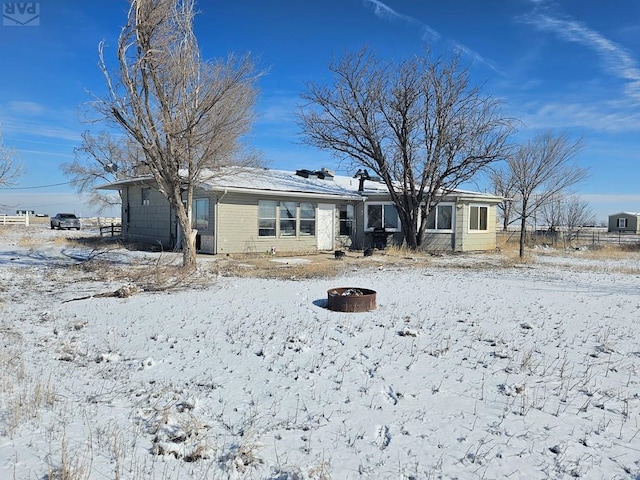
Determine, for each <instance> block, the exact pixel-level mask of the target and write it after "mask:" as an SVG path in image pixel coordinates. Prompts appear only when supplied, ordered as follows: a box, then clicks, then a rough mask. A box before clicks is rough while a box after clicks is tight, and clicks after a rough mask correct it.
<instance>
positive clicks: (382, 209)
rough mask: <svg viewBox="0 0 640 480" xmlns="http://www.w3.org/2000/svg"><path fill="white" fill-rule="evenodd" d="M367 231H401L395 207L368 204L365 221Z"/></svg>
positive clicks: (388, 204) (391, 205) (384, 204)
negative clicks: (381, 229)
mask: <svg viewBox="0 0 640 480" xmlns="http://www.w3.org/2000/svg"><path fill="white" fill-rule="evenodd" d="M365 222H366V223H365V225H366V230H373V229H374V228H382V227H384V229H385V230H390V231H395V232H397V231H400V219H399V218H398V211H397V210H396V207H395V205H393V204H391V203H368V204H367V209H366V219H365Z"/></svg>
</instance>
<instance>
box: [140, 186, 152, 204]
mask: <svg viewBox="0 0 640 480" xmlns="http://www.w3.org/2000/svg"><path fill="white" fill-rule="evenodd" d="M140 192H141V195H142V205H149V203H150V195H151V188H149V187H142V188H141V190H140Z"/></svg>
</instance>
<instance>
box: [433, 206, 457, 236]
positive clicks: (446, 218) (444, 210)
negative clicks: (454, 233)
mask: <svg viewBox="0 0 640 480" xmlns="http://www.w3.org/2000/svg"><path fill="white" fill-rule="evenodd" d="M452 229H453V205H452V204H445V203H440V204H438V205H436V206H435V208H433V209H432V210H431V211H430V212H429V216H428V217H427V230H449V231H451V230H452Z"/></svg>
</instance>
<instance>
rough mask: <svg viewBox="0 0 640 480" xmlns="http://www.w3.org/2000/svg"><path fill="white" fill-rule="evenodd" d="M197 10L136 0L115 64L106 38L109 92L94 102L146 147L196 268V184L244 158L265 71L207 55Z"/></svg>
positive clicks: (181, 2) (188, 3) (179, 0)
mask: <svg viewBox="0 0 640 480" xmlns="http://www.w3.org/2000/svg"><path fill="white" fill-rule="evenodd" d="M193 17H194V0H132V2H131V8H130V10H129V16H128V21H127V24H126V25H125V26H124V28H123V29H122V31H121V33H120V37H119V39H118V45H117V59H118V67H117V68H114V69H111V68H109V67H108V65H107V61H106V59H105V51H104V45H103V44H101V45H100V49H99V53H100V66H101V68H102V71H103V73H104V76H105V79H106V82H107V87H108V90H109V95H108V96H107V98H105V99H103V100H102V101H100V102H98V104H97V105H96V107H97V109H98V110H99V111H100V112H102V113H103V114H104V116H105V118H107V119H110V120H111V121H112V122H113V123H115V124H116V125H117V126H119V127H120V128H122V129H124V130H125V132H126V133H127V134H128V135H129V136H130V137H131V138H132V139H133V140H135V142H137V144H138V145H139V146H140V148H141V149H142V151H143V153H144V157H145V163H146V166H147V168H148V169H149V171H150V172H151V174H152V175H153V177H154V179H155V181H156V183H157V185H158V189H159V190H160V192H161V193H162V194H163V195H165V197H166V198H167V199H168V201H169V203H170V204H171V206H172V207H173V209H174V211H175V212H176V217H177V220H178V223H179V225H180V228H181V230H182V233H183V238H184V239H185V240H184V242H183V265H184V266H185V267H188V268H194V267H195V235H196V232H195V231H194V230H193V229H192V227H191V208H192V200H193V191H194V188H195V186H196V185H197V184H198V183H199V182H200V181H201V180H202V179H203V176H204V175H214V174H215V170H216V169H217V168H218V167H220V166H223V165H228V164H231V163H237V162H238V158H239V153H240V151H241V149H242V146H243V145H242V143H241V139H242V136H243V135H244V134H246V133H247V132H248V130H249V127H250V125H251V122H252V120H253V106H254V103H255V99H256V89H255V88H254V84H255V82H256V80H257V78H258V76H259V74H256V73H255V71H254V67H253V64H252V62H251V61H250V58H249V57H248V56H245V57H242V58H236V57H234V56H233V55H230V56H229V57H228V58H227V60H226V61H221V62H216V63H209V62H205V61H203V60H202V59H201V57H200V51H199V47H198V44H197V41H196V38H195V35H194V33H193ZM212 172H213V173H212ZM183 200H186V206H185V204H184V203H183Z"/></svg>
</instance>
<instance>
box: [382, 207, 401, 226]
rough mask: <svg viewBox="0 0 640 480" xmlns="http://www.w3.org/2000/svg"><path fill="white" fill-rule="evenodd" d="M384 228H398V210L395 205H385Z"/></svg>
mask: <svg viewBox="0 0 640 480" xmlns="http://www.w3.org/2000/svg"><path fill="white" fill-rule="evenodd" d="M384 228H388V229H390V230H398V211H397V210H396V207H395V205H385V206H384Z"/></svg>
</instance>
